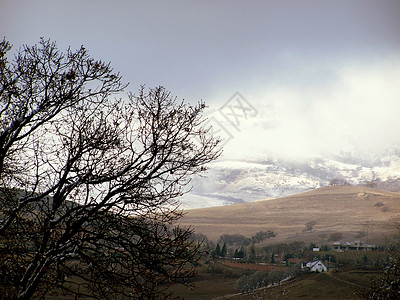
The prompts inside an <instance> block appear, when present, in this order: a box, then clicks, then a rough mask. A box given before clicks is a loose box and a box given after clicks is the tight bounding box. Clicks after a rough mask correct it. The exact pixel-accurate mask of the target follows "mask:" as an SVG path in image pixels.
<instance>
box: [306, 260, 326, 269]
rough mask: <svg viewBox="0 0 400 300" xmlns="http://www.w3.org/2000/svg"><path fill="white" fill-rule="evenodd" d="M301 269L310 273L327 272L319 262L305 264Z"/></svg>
mask: <svg viewBox="0 0 400 300" xmlns="http://www.w3.org/2000/svg"><path fill="white" fill-rule="evenodd" d="M301 268H302V269H303V270H304V269H306V270H308V271H310V272H315V271H317V272H326V271H327V270H328V268H327V267H325V265H324V264H323V263H322V262H321V261H320V260H317V261H310V262H308V263H306V264H305V265H302V266H301Z"/></svg>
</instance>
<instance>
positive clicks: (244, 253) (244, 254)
mask: <svg viewBox="0 0 400 300" xmlns="http://www.w3.org/2000/svg"><path fill="white" fill-rule="evenodd" d="M245 256H246V251H245V250H244V248H243V246H242V247H240V250H239V252H238V257H239V258H244V257H245Z"/></svg>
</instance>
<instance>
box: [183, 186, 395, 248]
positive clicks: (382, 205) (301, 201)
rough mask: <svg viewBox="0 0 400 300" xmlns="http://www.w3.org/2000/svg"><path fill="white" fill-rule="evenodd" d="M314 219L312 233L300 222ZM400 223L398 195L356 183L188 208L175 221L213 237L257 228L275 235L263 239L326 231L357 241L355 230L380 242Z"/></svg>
mask: <svg viewBox="0 0 400 300" xmlns="http://www.w3.org/2000/svg"><path fill="white" fill-rule="evenodd" d="M309 221H315V222H316V225H315V226H314V227H313V230H312V231H307V232H305V231H304V228H305V224H306V223H307V222H309ZM399 221H400V193H390V192H386V191H381V190H377V189H371V188H365V187H357V186H331V187H324V188H320V189H316V190H313V191H310V192H307V193H303V194H298V195H294V196H289V197H284V198H279V199H273V200H262V201H256V202H250V203H243V204H236V205H230V206H221V207H211V208H203V209H194V210H190V211H188V212H187V214H186V215H185V216H184V217H183V218H182V219H181V221H180V223H181V225H183V226H192V227H194V229H195V230H196V232H200V233H203V234H205V235H206V236H207V237H208V238H209V239H210V240H214V241H217V240H218V239H219V237H220V236H221V235H222V234H235V233H239V234H243V235H245V236H247V237H250V236H252V235H253V234H255V233H256V232H258V231H260V230H263V231H266V230H272V231H274V232H275V233H277V236H276V237H275V238H272V239H270V240H268V241H267V243H279V242H285V243H286V242H290V241H295V240H296V241H299V240H300V241H305V242H315V243H318V242H321V243H327V242H328V241H327V240H326V237H327V236H329V235H330V234H332V233H342V235H343V240H349V241H353V240H355V239H357V235H358V234H359V233H360V231H364V233H366V234H368V237H367V236H365V237H364V239H365V241H366V240H367V238H368V241H369V242H373V243H384V239H385V237H389V236H390V235H391V234H393V233H394V232H395V231H396V230H395V223H396V222H399Z"/></svg>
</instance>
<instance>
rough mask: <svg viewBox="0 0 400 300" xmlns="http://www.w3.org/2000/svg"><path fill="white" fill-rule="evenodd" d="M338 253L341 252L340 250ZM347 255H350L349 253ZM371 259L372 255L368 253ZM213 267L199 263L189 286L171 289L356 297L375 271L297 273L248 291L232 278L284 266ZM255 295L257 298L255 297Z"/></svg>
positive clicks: (198, 294)
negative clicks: (283, 280)
mask: <svg viewBox="0 0 400 300" xmlns="http://www.w3.org/2000/svg"><path fill="white" fill-rule="evenodd" d="M340 254H342V253H340ZM348 259H351V258H350V257H349V258H348ZM371 259H372V255H371ZM214 267H215V269H214V271H215V270H217V272H210V270H209V268H210V266H206V265H202V267H200V268H199V269H197V278H195V280H194V282H193V288H192V289H189V288H187V287H185V286H182V285H175V286H173V287H172V290H173V291H175V293H176V295H177V296H180V297H183V298H184V299H194V300H200V299H217V298H218V299H234V300H235V299H295V298H302V299H335V300H336V299H359V297H358V296H357V295H356V292H357V291H359V290H361V289H363V288H367V287H369V286H370V283H371V279H372V278H373V277H376V276H377V275H378V272H377V271H376V270H375V269H373V268H366V267H361V266H355V265H354V261H352V263H351V266H347V267H342V268H338V269H334V270H330V271H329V272H325V273H319V274H315V273H301V274H299V275H297V276H296V277H295V278H294V279H292V280H290V281H288V282H285V283H282V284H281V285H280V286H276V287H270V288H260V289H257V290H254V291H252V292H250V293H248V294H240V293H239V291H238V290H236V289H235V283H236V280H237V279H238V278H239V277H240V276H242V275H250V274H252V273H253V272H256V271H260V270H269V271H274V270H278V269H279V270H284V269H285V266H279V268H278V269H277V267H276V266H268V265H267V266H261V265H256V264H245V263H238V262H229V261H222V260H221V261H217V262H215V266H214ZM257 297H258V298H257Z"/></svg>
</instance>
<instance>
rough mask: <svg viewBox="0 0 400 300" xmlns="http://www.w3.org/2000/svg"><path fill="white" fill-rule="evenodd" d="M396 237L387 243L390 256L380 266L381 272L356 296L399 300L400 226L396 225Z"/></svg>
mask: <svg viewBox="0 0 400 300" xmlns="http://www.w3.org/2000/svg"><path fill="white" fill-rule="evenodd" d="M396 226H397V235H396V237H395V238H394V239H393V240H392V241H389V242H388V250H389V253H390V255H389V256H388V258H387V259H386V261H384V262H383V263H382V264H381V267H382V272H381V273H380V274H379V275H377V276H375V277H374V278H372V281H371V284H370V286H369V287H368V288H365V289H360V290H358V291H357V295H358V296H360V297H361V298H365V299H399V298H400V265H399V263H400V224H397V225H396Z"/></svg>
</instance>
